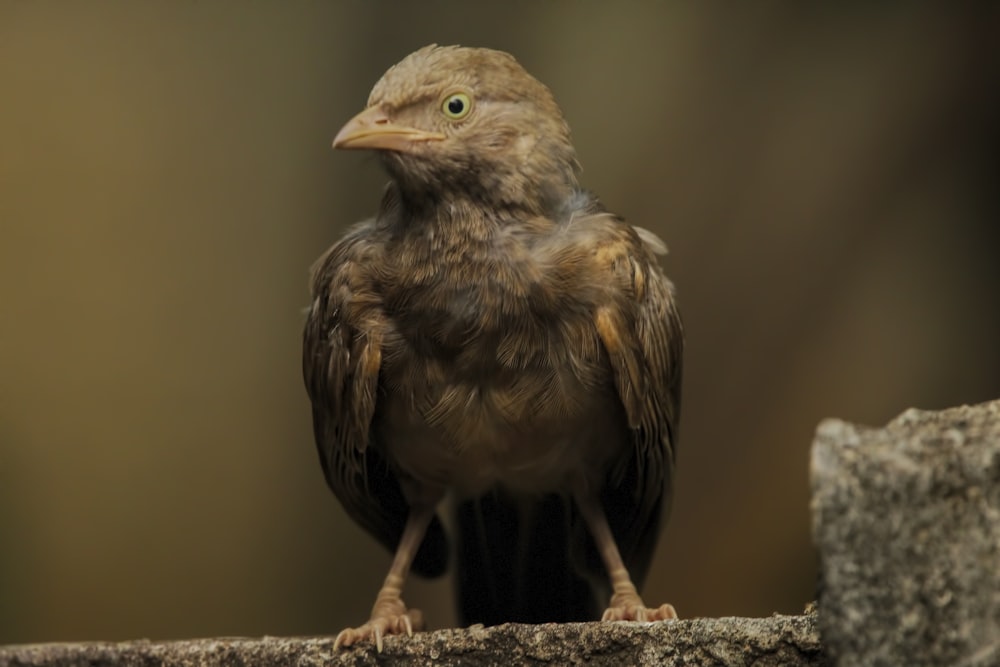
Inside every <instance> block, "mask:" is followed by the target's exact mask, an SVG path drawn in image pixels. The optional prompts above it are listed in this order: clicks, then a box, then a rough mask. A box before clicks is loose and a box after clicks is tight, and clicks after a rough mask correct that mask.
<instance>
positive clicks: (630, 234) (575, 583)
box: [303, 46, 683, 648]
mask: <svg viewBox="0 0 1000 667" xmlns="http://www.w3.org/2000/svg"><path fill="white" fill-rule="evenodd" d="M334 147H336V148H347V149H370V150H374V151H377V153H378V154H379V155H380V157H381V158H382V161H383V163H384V165H385V168H386V170H387V171H388V173H389V176H390V179H391V180H390V182H389V184H388V185H387V186H386V189H385V192H384V193H383V196H382V201H381V203H380V205H379V208H378V213H377V215H376V216H375V217H374V218H373V219H371V220H368V221H366V222H363V223H361V224H359V225H357V226H355V227H354V228H353V229H352V230H350V231H349V232H348V233H347V235H346V236H345V237H344V238H343V239H342V240H341V241H340V242H338V243H337V244H336V245H334V246H333V247H332V248H330V249H329V250H328V251H327V252H326V253H325V254H324V255H323V256H322V257H321V258H320V260H319V261H318V262H317V263H316V265H315V266H314V269H313V274H312V304H311V307H310V310H309V314H308V318H307V322H306V325H305V334H304V349H303V368H304V374H305V382H306V387H307V389H308V392H309V396H310V399H311V400H312V406H313V423H314V429H315V436H316V444H317V446H318V448H319V453H320V461H321V463H322V466H323V471H324V473H325V475H326V479H327V482H328V484H329V486H330V488H331V489H332V490H333V491H334V493H335V494H336V495H337V497H338V498H339V500H340V502H341V503H342V504H343V506H344V508H345V509H346V510H347V512H348V514H349V515H350V516H351V517H352V518H353V519H354V520H355V521H356V522H358V523H359V524H360V525H361V526H362V527H363V528H364V529H365V530H367V531H368V532H369V533H371V534H372V535H373V536H374V537H375V538H377V539H378V540H379V541H380V542H381V543H382V544H384V545H385V546H386V547H387V548H389V549H390V550H392V551H394V552H395V557H394V560H393V563H392V565H391V567H390V571H389V574H388V576H387V577H386V579H385V582H384V584H383V586H382V588H381V590H380V591H379V593H378V596H377V598H376V602H375V605H374V607H373V609H372V614H371V618H370V619H369V621H368V622H367V623H365V624H364V625H362V626H361V627H359V628H356V629H348V630H345V631H343V632H342V633H341V634H340V635H339V636H338V638H337V642H336V643H337V645H338V646H346V645H350V644H352V643H355V642H357V641H360V640H364V639H373V640H374V641H375V642H376V644H378V646H379V648H381V645H382V638H383V636H384V635H386V634H398V633H410V632H412V631H413V629H414V628H419V627H421V626H422V618H421V616H420V613H419V612H418V611H416V610H412V609H408V608H407V607H406V606H405V605H404V603H403V601H402V597H401V596H402V587H403V583H404V580H405V578H406V576H407V574H408V573H409V571H410V569H411V568H412V569H413V570H414V571H415V572H417V573H418V574H422V575H427V576H434V575H437V574H440V573H442V572H443V571H444V570H445V568H446V565H447V560H448V558H449V556H450V555H452V554H451V553H450V549H449V546H448V542H447V539H446V535H445V530H444V527H443V524H442V523H441V521H440V519H439V518H438V516H437V509H438V506H439V504H440V502H441V500H442V499H443V498H444V497H445V495H446V494H452V495H453V496H454V498H455V501H456V521H455V527H456V530H457V533H458V534H457V535H456V536H455V537H456V548H455V550H454V555H455V556H456V559H457V565H458V597H459V609H460V616H461V618H462V620H463V621H464V622H466V623H474V622H481V623H486V624H496V623H501V622H507V621H520V622H559V621H571V620H589V619H594V618H597V617H598V616H599V615H600V614H601V609H602V608H606V611H604V613H603V618H604V619H609V620H657V619H669V618H674V617H675V613H674V611H673V608H672V607H671V606H670V605H666V604H665V605H662V606H660V607H657V608H647V607H646V606H645V604H644V603H643V602H642V600H641V598H640V597H639V593H638V588H637V587H638V586H640V585H641V583H642V581H643V579H644V577H645V574H646V571H647V569H648V567H649V562H650V559H651V556H652V552H653V548H654V546H655V542H656V538H657V535H658V532H659V527H660V525H661V523H662V522H663V520H664V518H665V515H666V513H667V511H668V509H669V499H670V494H671V485H672V478H673V472H674V448H675V444H676V429H677V424H678V413H679V406H680V385H681V354H682V348H683V337H682V331H681V323H680V319H679V316H678V312H677V308H676V305H675V302H674V295H673V287H672V285H671V284H670V282H669V281H668V280H667V278H666V277H665V276H664V274H663V272H662V270H661V269H660V267H659V265H658V263H657V261H656V258H655V256H654V255H655V254H657V253H662V252H665V247H664V246H663V244H662V242H661V241H659V239H657V238H656V237H655V236H653V235H652V234H651V233H649V232H646V231H645V230H642V229H639V228H635V227H632V226H631V225H629V224H627V223H626V222H624V221H623V220H622V219H621V218H619V217H617V216H615V215H613V214H611V213H609V212H608V211H606V210H605V209H604V208H603V207H602V206H601V204H600V203H599V202H598V201H597V199H596V198H594V197H593V196H592V195H590V194H589V193H587V192H586V191H584V190H582V189H581V188H580V186H579V184H578V182H577V170H578V165H577V162H576V157H575V152H574V149H573V145H572V143H571V141H570V135H569V128H568V126H567V124H566V122H565V121H564V120H563V116H562V113H561V112H560V110H559V108H558V106H557V105H556V103H555V100H554V99H553V96H552V94H551V92H550V91H549V90H548V88H546V87H545V86H544V85H542V84H541V83H540V82H539V81H537V80H536V79H535V78H533V77H532V76H531V75H529V74H528V73H527V72H526V71H525V70H524V69H523V68H522V67H521V66H520V65H519V64H518V63H517V61H515V60H514V58H513V57H511V56H510V55H508V54H506V53H502V52H499V51H492V50H488V49H473V48H461V47H438V46H429V47H425V48H423V49H421V50H419V51H417V52H415V53H413V54H411V55H409V56H407V57H406V58H405V59H404V60H402V61H401V62H400V63H398V64H397V65H395V66H394V67H392V68H391V69H390V70H389V71H388V72H386V74H385V76H383V78H382V79H381V80H380V81H379V82H378V83H377V84H376V85H375V88H374V89H373V90H372V93H371V96H370V98H369V100H368V105H367V107H366V108H365V110H364V111H362V112H361V113H360V114H358V115H357V116H355V117H354V118H353V119H352V120H350V121H349V122H348V123H347V124H346V125H345V126H344V128H343V129H342V130H341V131H340V133H339V134H338V135H337V138H336V139H335V140H334Z"/></svg>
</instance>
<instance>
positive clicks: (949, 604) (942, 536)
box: [812, 401, 1000, 666]
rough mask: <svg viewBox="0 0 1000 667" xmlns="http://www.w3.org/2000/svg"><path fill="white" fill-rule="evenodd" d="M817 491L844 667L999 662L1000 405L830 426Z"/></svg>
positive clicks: (815, 471)
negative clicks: (872, 424)
mask: <svg viewBox="0 0 1000 667" xmlns="http://www.w3.org/2000/svg"><path fill="white" fill-rule="evenodd" d="M812 489H813V491H812V493H813V502H812V511H813V533H814V538H815V541H816V545H817V546H818V547H819V551H820V560H821V566H820V568H821V585H820V600H819V610H820V612H819V613H820V631H821V635H822V638H823V645H824V650H825V651H826V652H827V654H828V655H829V656H830V657H831V659H832V660H833V661H834V662H835V664H838V665H852V666H853V665H962V666H971V665H997V664H1000V401H994V402H992V403H985V404H982V405H978V406H973V407H960V408H954V409H950V410H945V411H942V412H921V411H918V410H909V411H907V412H905V413H903V414H902V415H900V416H899V417H897V418H896V419H895V420H893V421H892V422H890V423H889V424H888V425H887V426H886V427H885V428H882V429H873V428H865V427H860V426H854V425H851V424H847V423H844V422H841V421H835V420H827V421H825V422H823V423H822V424H820V426H819V428H818V429H817V432H816V439H815V442H814V444H813V451H812Z"/></svg>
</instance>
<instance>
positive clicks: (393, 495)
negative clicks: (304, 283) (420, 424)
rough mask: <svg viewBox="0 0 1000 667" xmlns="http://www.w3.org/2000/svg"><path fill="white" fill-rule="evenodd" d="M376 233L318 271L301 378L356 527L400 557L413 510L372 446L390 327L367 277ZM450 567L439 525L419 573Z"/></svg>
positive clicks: (360, 237)
mask: <svg viewBox="0 0 1000 667" xmlns="http://www.w3.org/2000/svg"><path fill="white" fill-rule="evenodd" d="M370 233H371V224H370V223H362V224H361V225H359V226H357V227H355V228H354V230H352V231H351V232H350V233H349V234H348V235H347V236H346V237H345V238H344V239H343V240H342V241H340V242H339V243H337V244H336V245H334V246H333V247H332V248H330V250H328V251H327V252H326V254H324V255H323V256H322V257H321V258H320V259H319V261H317V263H316V264H315V265H314V267H313V272H312V280H311V288H312V296H313V301H312V305H311V306H310V308H309V312H308V314H307V317H306V324H305V329H304V332H303V348H302V371H303V377H304V379H305V385H306V389H307V391H308V394H309V398H310V400H311V401H312V413H313V433H314V435H315V439H316V447H317V450H318V452H319V458H320V464H321V465H322V467H323V473H324V475H325V477H326V482H327V484H328V485H329V487H330V489H331V490H332V491H333V492H334V494H335V495H336V496H337V498H338V500H340V502H341V504H342V505H343V507H344V509H345V510H346V511H347V513H348V515H350V517H351V518H352V519H353V520H354V521H355V522H357V523H358V524H359V525H360V526H361V527H362V528H364V529H365V530H366V531H368V532H369V533H371V534H372V535H373V536H374V537H375V538H376V539H378V540H379V541H380V542H381V543H382V544H383V545H385V546H386V547H387V548H388V549H389V550H395V548H396V547H397V546H398V544H399V539H400V536H401V535H402V531H403V526H404V525H405V523H406V517H407V514H408V512H409V504H408V503H407V501H406V498H405V497H404V495H403V491H402V488H401V486H400V483H399V480H398V478H397V477H396V474H395V471H394V470H392V469H391V467H390V466H389V465H388V464H387V462H386V461H385V459H384V458H383V457H382V456H381V454H380V453H379V448H378V447H373V446H371V445H372V442H371V439H372V428H371V427H372V422H373V420H374V419H375V415H376V410H377V409H378V401H377V399H378V395H379V391H380V382H379V377H380V375H379V373H380V369H381V365H382V346H383V338H384V335H385V332H386V328H387V326H388V322H387V320H386V317H385V315H384V313H383V312H382V310H381V306H380V300H379V298H378V295H377V293H376V292H375V290H374V288H373V286H372V285H371V284H370V282H369V281H368V280H367V272H366V271H365V270H364V267H365V266H366V264H367V263H368V262H369V261H370V260H371V257H370V254H371V248H372V247H373V244H371V243H370V242H368V238H367V237H368V235H369V234H370ZM446 564H447V545H446V543H445V539H444V532H443V529H442V527H441V524H440V522H439V521H438V519H437V518H435V519H434V521H433V522H432V524H431V526H430V527H429V528H428V531H427V536H426V538H425V540H424V542H423V544H422V546H421V548H420V550H419V551H418V553H417V556H416V558H415V560H414V563H413V570H414V571H415V572H417V573H419V574H423V575H425V576H435V575H438V574H440V573H442V572H443V571H444V569H445V566H446Z"/></svg>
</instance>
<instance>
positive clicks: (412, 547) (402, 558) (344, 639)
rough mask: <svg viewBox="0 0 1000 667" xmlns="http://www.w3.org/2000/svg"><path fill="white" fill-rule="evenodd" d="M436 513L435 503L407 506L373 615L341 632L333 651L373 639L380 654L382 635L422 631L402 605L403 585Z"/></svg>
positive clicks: (416, 615) (417, 615) (415, 612)
mask: <svg viewBox="0 0 1000 667" xmlns="http://www.w3.org/2000/svg"><path fill="white" fill-rule="evenodd" d="M435 511H436V503H422V504H419V505H413V506H411V507H410V514H409V516H407V518H406V526H405V527H404V528H403V536H402V537H401V538H400V540H399V546H398V547H397V548H396V555H395V557H394V558H393V559H392V565H391V566H390V567H389V574H387V575H386V577H385V581H384V582H383V583H382V588H381V589H379V592H378V595H376V596H375V604H374V605H373V606H372V615H371V618H369V619H368V622H367V623H365V624H364V625H362V626H361V627H360V628H347V629H346V630H342V631H341V632H340V634H339V635H337V639H336V640H334V642H333V648H334V649H338V648H340V647H341V646H350V645H351V644H354V643H356V642H359V641H362V640H365V639H374V640H375V646H376V647H377V648H378V651H379V653H381V652H382V638H383V637H384V636H385V635H401V634H403V633H404V632H405V633H406V634H407V635H409V636H412V635H413V631H414V630H423V628H424V617H423V614H422V613H421V612H420V610H419V609H407V608H406V605H405V604H404V603H403V598H402V597H401V596H402V593H403V582H405V581H406V575H407V574H409V572H410V565H411V564H412V563H413V558H414V557H415V556H416V555H417V549H418V548H419V547H420V543H421V542H422V541H423V539H424V533H425V532H426V531H427V526H428V524H430V522H431V518H433V516H434V512H435Z"/></svg>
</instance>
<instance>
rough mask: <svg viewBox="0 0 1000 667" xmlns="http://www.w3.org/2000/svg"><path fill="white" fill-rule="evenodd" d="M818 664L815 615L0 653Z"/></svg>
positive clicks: (223, 666) (117, 659)
mask: <svg viewBox="0 0 1000 667" xmlns="http://www.w3.org/2000/svg"><path fill="white" fill-rule="evenodd" d="M582 664H586V665H608V666H611V665H613V666H614V667H619V666H621V665H639V666H646V665H664V666H666V667H679V666H680V665H719V666H730V665H731V666H733V667H736V666H740V667H750V666H751V665H752V666H753V667H778V666H779V665H789V666H792V667H795V666H799V665H823V664H825V663H824V662H823V656H822V651H821V649H820V645H819V637H818V633H817V630H816V615H815V614H807V615H804V616H771V617H770V618H717V619H692V620H683V621H673V622H666V623H649V624H639V623H568V624H565V625H554V624H553V625H501V626H497V627H493V628H482V627H479V628H470V629H468V630H441V631H438V632H429V633H418V634H416V635H414V636H413V637H412V638H405V637H390V638H388V639H387V640H386V643H385V652H384V653H381V654H379V653H377V652H376V651H375V649H374V647H372V646H370V645H367V644H365V645H361V646H358V647H355V648H352V649H351V650H341V651H334V650H333V638H332V637H327V638H274V637H265V638H263V639H203V640H191V641H178V642H155V643H154V642H125V643H120V644H37V645H32V646H7V647H0V667H20V666H22V665H32V666H38V665H52V666H53V667H64V666H65V667H68V666H70V665H88V666H89V667H101V666H105V665H107V666H111V665H116V666H118V667H139V666H142V667H146V666H153V665H171V666H177V667H188V666H191V667H194V666H196V665H199V666H200V665H219V666H220V667H230V666H233V667H235V666H237V665H239V666H242V665H271V666H274V667H283V666H288V667H292V666H295V667H313V666H316V667H318V666H320V665H406V666H408V667H416V666H418V665H466V666H470V667H476V666H479V665H503V666H505V667H506V666H509V665H547V666H550V667H551V666H554V665H582Z"/></svg>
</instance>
